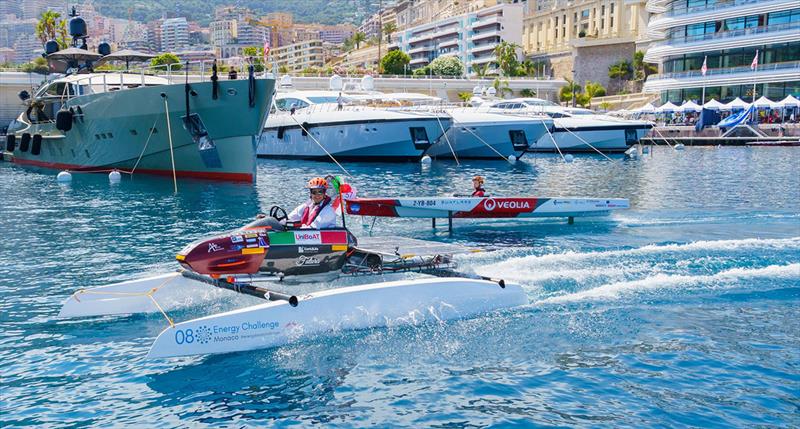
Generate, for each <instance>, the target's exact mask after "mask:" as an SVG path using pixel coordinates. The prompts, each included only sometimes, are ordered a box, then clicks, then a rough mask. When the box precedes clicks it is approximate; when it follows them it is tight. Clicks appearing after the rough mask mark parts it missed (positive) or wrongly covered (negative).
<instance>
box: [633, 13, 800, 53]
mask: <svg viewBox="0 0 800 429" xmlns="http://www.w3.org/2000/svg"><path fill="white" fill-rule="evenodd" d="M798 40H800V22H786V23H783V24H773V25H764V26H761V27H753V28H743V29H739V30H731V31H723V32H719V33H710V34H701V35H696V36H685V37H678V38H674V39H668V40H665V41H663V42H659V43H655V44H653V45H651V46H650V49H648V50H647V52H645V55H644V60H645V61H647V62H660V61H661V59H663V58H665V57H668V56H672V55H681V54H689V53H695V52H712V51H718V50H722V49H733V48H741V47H745V46H758V45H763V44H767V43H786V42H794V41H798Z"/></svg>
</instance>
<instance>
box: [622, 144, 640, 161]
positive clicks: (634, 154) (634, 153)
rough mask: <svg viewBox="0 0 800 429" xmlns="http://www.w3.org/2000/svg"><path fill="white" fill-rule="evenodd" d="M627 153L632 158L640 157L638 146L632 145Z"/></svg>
mask: <svg viewBox="0 0 800 429" xmlns="http://www.w3.org/2000/svg"><path fill="white" fill-rule="evenodd" d="M625 155H628V158H630V159H637V158H639V150H638V149H637V148H636V146H631V148H630V149H628V150H626V151H625Z"/></svg>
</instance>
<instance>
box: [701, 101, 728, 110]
mask: <svg viewBox="0 0 800 429" xmlns="http://www.w3.org/2000/svg"><path fill="white" fill-rule="evenodd" d="M703 108H706V109H711V110H724V109H725V105H724V104H722V103H720V102H719V101H717V100H716V99H715V98H712V99H711V100H709V101H706V104H704V105H703Z"/></svg>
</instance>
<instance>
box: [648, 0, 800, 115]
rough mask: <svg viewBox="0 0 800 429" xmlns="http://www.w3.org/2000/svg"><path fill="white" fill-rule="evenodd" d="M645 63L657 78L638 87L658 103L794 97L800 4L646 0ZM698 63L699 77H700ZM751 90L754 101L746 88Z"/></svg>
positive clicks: (799, 83)
mask: <svg viewBox="0 0 800 429" xmlns="http://www.w3.org/2000/svg"><path fill="white" fill-rule="evenodd" d="M647 7H648V9H650V10H651V11H652V12H653V13H654V14H655V15H654V16H653V17H652V19H651V20H650V22H649V24H648V34H649V35H650V36H651V37H652V38H654V39H658V40H660V41H658V42H656V43H654V44H653V45H652V46H651V48H650V49H649V50H648V51H647V54H646V55H645V60H646V61H651V62H656V63H658V64H659V74H657V75H651V76H649V77H648V79H647V82H646V83H645V86H644V89H645V91H648V92H657V93H660V94H661V100H662V102H666V101H672V102H674V103H680V102H682V101H684V100H696V101H697V102H702V101H704V100H702V97H703V89H704V88H705V101H707V100H709V99H711V98H714V99H717V100H719V101H721V102H728V101H731V100H733V99H734V98H736V97H741V98H742V99H743V100H745V101H752V100H753V97H755V98H758V97H760V96H762V95H764V96H767V97H768V98H770V99H773V100H777V99H782V98H784V97H785V96H786V95H789V94H792V95H794V96H800V2H798V1H797V0H764V1H754V0H672V1H669V0H648V2H647ZM704 62H705V63H706V73H705V75H704V74H703V72H702V70H701V69H702V68H703V63H704ZM754 84H755V94H754V93H753V86H754Z"/></svg>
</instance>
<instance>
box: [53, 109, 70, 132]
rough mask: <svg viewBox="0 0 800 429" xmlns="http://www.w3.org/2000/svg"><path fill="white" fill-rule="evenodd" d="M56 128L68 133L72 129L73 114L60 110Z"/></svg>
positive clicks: (57, 115)
mask: <svg viewBox="0 0 800 429" xmlns="http://www.w3.org/2000/svg"><path fill="white" fill-rule="evenodd" d="M56 128H57V129H59V130H61V131H64V132H67V131H69V130H71V129H72V112H70V111H69V110H59V111H58V113H57V114H56Z"/></svg>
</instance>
